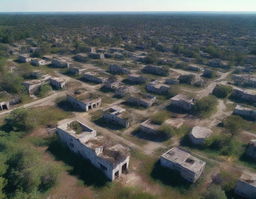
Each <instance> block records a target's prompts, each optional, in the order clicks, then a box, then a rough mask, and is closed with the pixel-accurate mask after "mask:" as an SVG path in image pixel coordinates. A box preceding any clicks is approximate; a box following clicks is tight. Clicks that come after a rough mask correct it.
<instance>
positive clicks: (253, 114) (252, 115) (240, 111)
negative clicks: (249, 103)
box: [234, 105, 256, 120]
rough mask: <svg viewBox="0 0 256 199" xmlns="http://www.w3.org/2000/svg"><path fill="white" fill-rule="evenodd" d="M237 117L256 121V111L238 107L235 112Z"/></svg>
mask: <svg viewBox="0 0 256 199" xmlns="http://www.w3.org/2000/svg"><path fill="white" fill-rule="evenodd" d="M234 114H235V115H240V116H241V117H243V118H247V119H251V120H256V110H255V109H251V108H247V107H243V106H240V105H237V106H236V108H235V110H234Z"/></svg>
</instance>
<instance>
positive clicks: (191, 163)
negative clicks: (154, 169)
mask: <svg viewBox="0 0 256 199" xmlns="http://www.w3.org/2000/svg"><path fill="white" fill-rule="evenodd" d="M160 164H161V166H163V167H167V168H170V169H173V170H177V171H178V172H179V173H180V175H181V176H182V177H183V178H184V179H185V180H187V181H188V182H191V183H195V182H196V181H197V180H198V178H199V177H200V176H201V174H202V172H203V171H204V168H205V165H206V163H205V162H204V161H202V160H200V159H198V158H196V157H194V156H192V155H191V154H190V153H189V152H187V151H185V150H183V149H180V148H178V147H173V148H172V149H170V150H169V151H167V152H166V153H164V154H163V155H162V156H161V158H160Z"/></svg>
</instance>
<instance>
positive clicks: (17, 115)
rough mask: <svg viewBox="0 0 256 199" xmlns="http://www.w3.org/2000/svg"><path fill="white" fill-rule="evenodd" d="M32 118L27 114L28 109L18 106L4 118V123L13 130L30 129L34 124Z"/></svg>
mask: <svg viewBox="0 0 256 199" xmlns="http://www.w3.org/2000/svg"><path fill="white" fill-rule="evenodd" d="M34 119H35V118H32V117H30V116H29V112H28V110H26V109H23V108H20V109H16V110H14V111H12V112H11V113H10V115H9V116H8V117H7V118H6V119H5V125H6V126H7V127H9V128H10V129H11V130H14V131H31V130H32V129H34V127H35V126H36V121H35V120H34Z"/></svg>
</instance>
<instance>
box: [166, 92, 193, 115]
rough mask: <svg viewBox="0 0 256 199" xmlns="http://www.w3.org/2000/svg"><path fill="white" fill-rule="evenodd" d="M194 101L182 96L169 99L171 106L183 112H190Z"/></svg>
mask: <svg viewBox="0 0 256 199" xmlns="http://www.w3.org/2000/svg"><path fill="white" fill-rule="evenodd" d="M194 103H195V100H194V99H193V98H191V97H188V96H186V95H183V94H178V95H176V96H174V97H172V98H171V104H170V105H171V106H172V107H175V108H178V109H181V110H184V111H188V112H189V111H191V110H192V108H193V106H194Z"/></svg>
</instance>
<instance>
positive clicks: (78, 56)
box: [73, 54, 88, 63]
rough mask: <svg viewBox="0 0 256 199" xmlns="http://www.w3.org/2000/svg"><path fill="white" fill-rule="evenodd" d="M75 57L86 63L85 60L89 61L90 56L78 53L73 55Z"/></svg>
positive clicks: (78, 60) (76, 59)
mask: <svg viewBox="0 0 256 199" xmlns="http://www.w3.org/2000/svg"><path fill="white" fill-rule="evenodd" d="M73 59H74V60H75V61H77V62H82V63H84V62H87V61H88V56H87V54H78V55H75V56H74V57H73Z"/></svg>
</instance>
